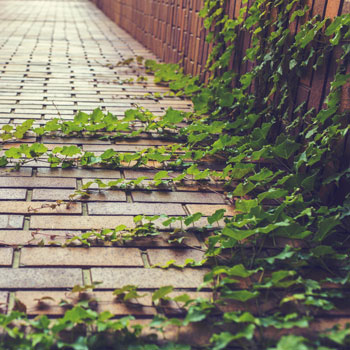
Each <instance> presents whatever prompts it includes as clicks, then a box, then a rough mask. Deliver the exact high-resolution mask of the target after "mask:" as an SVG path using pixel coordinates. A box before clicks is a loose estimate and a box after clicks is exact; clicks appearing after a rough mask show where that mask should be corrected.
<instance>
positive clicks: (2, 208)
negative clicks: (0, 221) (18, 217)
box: [0, 201, 82, 214]
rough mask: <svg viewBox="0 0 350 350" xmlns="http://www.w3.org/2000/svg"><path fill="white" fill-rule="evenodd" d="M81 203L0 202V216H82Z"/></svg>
mask: <svg viewBox="0 0 350 350" xmlns="http://www.w3.org/2000/svg"><path fill="white" fill-rule="evenodd" d="M81 212H82V209H81V203H68V204H59V203H57V202H19V201H6V202H0V214H10V213H14V214H35V213H37V214H81Z"/></svg>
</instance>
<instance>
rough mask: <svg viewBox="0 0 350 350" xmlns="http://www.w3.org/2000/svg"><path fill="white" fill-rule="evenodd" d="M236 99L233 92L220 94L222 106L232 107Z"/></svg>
mask: <svg viewBox="0 0 350 350" xmlns="http://www.w3.org/2000/svg"><path fill="white" fill-rule="evenodd" d="M233 101H234V96H233V94H232V93H231V92H225V93H223V94H222V95H221V96H220V100H219V105H220V106H221V107H231V106H232V104H233Z"/></svg>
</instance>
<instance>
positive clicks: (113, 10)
mask: <svg viewBox="0 0 350 350" xmlns="http://www.w3.org/2000/svg"><path fill="white" fill-rule="evenodd" d="M92 1H93V2H94V3H95V4H96V5H97V6H98V7H99V8H100V9H102V11H103V12H104V13H105V14H107V15H108V16H109V17H110V18H112V19H113V20H114V21H115V22H116V23H117V24H118V25H119V26H120V27H122V28H123V29H125V30H126V31H127V32H129V33H130V34H131V35H132V36H133V37H135V38H136V39H137V40H138V41H139V42H141V43H142V44H143V45H145V46H146V47H147V48H149V49H150V50H151V51H152V52H154V53H155V54H156V55H157V56H158V57H159V58H160V59H161V60H163V61H165V62H176V63H177V62H180V63H181V64H182V65H183V67H184V69H185V72H186V73H189V74H192V75H197V74H199V73H203V70H204V66H205V63H206V60H207V57H208V52H209V49H210V48H209V44H208V43H206V42H205V36H206V33H205V30H204V28H203V19H202V18H200V17H199V11H200V9H201V7H202V5H203V2H204V0H92ZM306 1H307V3H308V5H309V7H310V8H311V10H312V11H311V12H312V15H316V14H318V15H320V16H322V17H331V18H333V17H335V16H337V15H339V14H342V13H348V12H349V11H350V1H349V0H306ZM241 6H242V0H228V2H227V9H226V11H227V14H228V15H229V17H231V18H232V17H236V16H237V14H238V13H239V10H240V8H241ZM295 29H296V30H297V26H295ZM248 45H249V38H248V37H247V36H246V37H245V38H244V39H243V40H242V51H244V50H245V49H246V48H247V47H248ZM236 61H237V60H236ZM238 61H239V60H238ZM333 63H335V59H334V58H332V57H328V60H326V62H325V65H324V67H323V68H322V69H320V70H319V72H317V73H312V72H310V74H308V75H307V76H305V77H304V78H303V79H301V80H300V83H299V86H298V91H297V94H296V96H295V103H296V104H300V103H301V102H302V101H307V103H308V107H309V108H311V107H315V108H316V109H319V108H321V107H322V103H323V98H324V96H325V94H326V93H327V91H328V90H329V83H330V80H331V79H332V77H333V74H334V67H335V66H336V65H335V64H333ZM234 68H235V69H236V70H242V68H243V71H244V70H249V69H250V68H251V64H246V65H245V67H234ZM349 94H350V88H349V87H347V88H345V89H344V91H343V104H342V107H343V108H348V107H349V103H350V102H349V98H350V95H349Z"/></svg>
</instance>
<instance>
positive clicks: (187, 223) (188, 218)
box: [184, 213, 203, 226]
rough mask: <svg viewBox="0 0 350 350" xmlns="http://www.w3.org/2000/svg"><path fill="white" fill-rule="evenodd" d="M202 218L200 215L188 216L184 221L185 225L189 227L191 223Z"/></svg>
mask: <svg viewBox="0 0 350 350" xmlns="http://www.w3.org/2000/svg"><path fill="white" fill-rule="evenodd" d="M202 216H203V214H202V213H195V214H193V215H190V216H188V217H187V218H186V219H185V221H184V222H185V225H186V226H188V225H191V224H192V223H194V222H196V221H198V220H199V219H200V218H201V217H202Z"/></svg>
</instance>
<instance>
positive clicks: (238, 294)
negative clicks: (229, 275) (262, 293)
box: [222, 290, 259, 302]
mask: <svg viewBox="0 0 350 350" xmlns="http://www.w3.org/2000/svg"><path fill="white" fill-rule="evenodd" d="M258 295H259V292H257V291H254V292H250V291H248V290H227V291H224V292H223V295H222V297H223V298H227V299H233V300H238V301H241V302H246V301H248V300H250V299H253V298H256V297H257V296H258Z"/></svg>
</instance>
